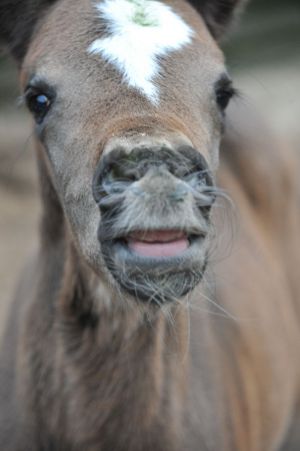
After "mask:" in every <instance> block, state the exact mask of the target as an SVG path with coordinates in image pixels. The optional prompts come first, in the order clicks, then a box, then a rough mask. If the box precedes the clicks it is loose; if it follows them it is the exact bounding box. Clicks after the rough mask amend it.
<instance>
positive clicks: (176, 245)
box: [128, 238, 189, 258]
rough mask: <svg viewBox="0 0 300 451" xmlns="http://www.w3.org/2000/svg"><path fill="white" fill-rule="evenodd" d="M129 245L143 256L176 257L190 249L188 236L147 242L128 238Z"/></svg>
mask: <svg viewBox="0 0 300 451" xmlns="http://www.w3.org/2000/svg"><path fill="white" fill-rule="evenodd" d="M128 247H129V249H130V250H131V251H133V252H135V253H136V254H138V255H140V256H141V257H150V258H163V257H176V256H177V255H180V254H181V253H182V252H184V251H186V250H187V249H188V247H189V241H188V239H187V238H180V239H177V240H173V241H168V242H147V241H140V240H133V239H131V240H128Z"/></svg>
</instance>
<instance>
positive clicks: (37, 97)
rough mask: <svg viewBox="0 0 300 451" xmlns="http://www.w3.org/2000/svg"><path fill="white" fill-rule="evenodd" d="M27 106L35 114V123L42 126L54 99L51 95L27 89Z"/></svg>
mask: <svg viewBox="0 0 300 451" xmlns="http://www.w3.org/2000/svg"><path fill="white" fill-rule="evenodd" d="M25 99H26V105H27V107H28V109H29V111H30V112H31V113H32V114H33V116H34V119H35V121H36V122H37V123H38V124H41V122H42V121H43V119H44V117H45V116H46V114H47V113H48V111H49V109H50V106H51V103H52V99H51V95H50V94H46V93H44V92H41V91H38V90H36V89H35V88H29V89H27V91H26V93H25Z"/></svg>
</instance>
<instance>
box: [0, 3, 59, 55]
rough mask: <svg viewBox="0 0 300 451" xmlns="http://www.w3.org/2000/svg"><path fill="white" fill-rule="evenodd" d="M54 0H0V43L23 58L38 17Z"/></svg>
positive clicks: (13, 53)
mask: <svg viewBox="0 0 300 451" xmlns="http://www.w3.org/2000/svg"><path fill="white" fill-rule="evenodd" d="M54 1H55V0H0V45H1V46H4V47H5V48H6V49H8V51H9V53H11V54H12V56H13V57H14V58H15V59H16V60H18V61H19V62H20V61H22V59H23V58H24V56H25V54H26V51H27V48H28V45H29V42H30V39H31V37H32V34H33V33H34V29H35V27H36V25H37V23H38V21H39V19H40V18H41V17H42V15H43V14H44V11H45V9H47V8H48V7H49V6H50V5H51V4H52V3H54Z"/></svg>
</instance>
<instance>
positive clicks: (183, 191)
mask: <svg viewBox="0 0 300 451" xmlns="http://www.w3.org/2000/svg"><path fill="white" fill-rule="evenodd" d="M188 192H189V190H188V188H187V187H185V186H184V185H179V186H177V187H176V189H175V190H174V191H172V192H171V193H170V194H169V195H168V197H169V199H170V200H171V201H172V202H183V201H184V200H185V198H186V196H187V195H188Z"/></svg>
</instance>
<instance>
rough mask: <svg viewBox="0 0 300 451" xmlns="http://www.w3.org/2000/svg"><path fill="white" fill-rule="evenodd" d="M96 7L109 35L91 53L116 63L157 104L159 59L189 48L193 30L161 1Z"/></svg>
mask: <svg viewBox="0 0 300 451" xmlns="http://www.w3.org/2000/svg"><path fill="white" fill-rule="evenodd" d="M96 8H97V10H98V12H99V16H100V18H101V20H103V21H104V24H105V26H106V27H107V30H108V36H107V37H105V38H103V39H96V40H95V41H94V42H93V43H92V44H91V45H90V46H89V48H88V52H89V53H92V54H99V55H100V56H102V58H104V59H105V60H106V61H108V62H110V63H111V64H113V65H114V66H115V67H116V68H117V69H118V70H119V71H120V72H121V74H122V75H123V80H124V81H125V82H127V83H128V85H129V86H131V87H133V88H135V89H137V90H139V91H140V92H141V93H142V94H144V95H145V96H146V97H147V98H148V99H149V100H150V101H151V102H152V103H154V104H157V103H158V101H159V90H158V87H157V86H156V85H155V82H154V78H155V77H157V76H158V75H159V74H160V67H159V60H158V57H159V56H165V55H167V54H168V53H169V52H172V51H175V50H179V49H181V48H182V47H183V46H185V45H187V44H188V43H189V42H190V41H191V38H192V35H193V31H192V29H191V28H190V27H189V26H188V25H187V24H186V23H185V22H184V21H183V19H182V18H181V17H179V16H178V15H177V14H176V13H175V12H173V11H172V9H171V8H170V7H169V6H167V5H165V4H163V3H160V2H158V1H153V0H104V1H103V2H101V3H98V4H97V5H96Z"/></svg>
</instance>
